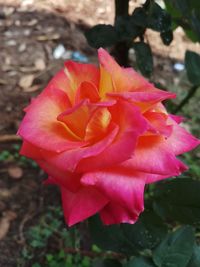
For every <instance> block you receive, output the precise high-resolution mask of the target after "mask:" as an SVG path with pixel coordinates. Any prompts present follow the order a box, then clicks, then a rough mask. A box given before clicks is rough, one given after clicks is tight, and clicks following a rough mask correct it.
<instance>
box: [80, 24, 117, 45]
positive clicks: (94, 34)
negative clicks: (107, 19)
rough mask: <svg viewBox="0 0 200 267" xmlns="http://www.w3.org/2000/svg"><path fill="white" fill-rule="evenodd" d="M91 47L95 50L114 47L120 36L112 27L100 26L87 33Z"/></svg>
mask: <svg viewBox="0 0 200 267" xmlns="http://www.w3.org/2000/svg"><path fill="white" fill-rule="evenodd" d="M85 36H86V38H87V41H88V43H89V45H91V46H92V47H95V48H99V47H107V46H111V45H114V44H115V43H116V42H117V41H118V34H117V32H116V29H115V28H114V27H113V26H112V25H106V24H98V25H96V26H94V27H92V28H91V29H90V30H88V31H87V32H86V33H85Z"/></svg>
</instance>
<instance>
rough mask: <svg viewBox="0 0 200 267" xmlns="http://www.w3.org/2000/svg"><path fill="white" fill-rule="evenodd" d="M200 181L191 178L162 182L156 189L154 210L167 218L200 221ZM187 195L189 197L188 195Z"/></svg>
mask: <svg viewBox="0 0 200 267" xmlns="http://www.w3.org/2000/svg"><path fill="white" fill-rule="evenodd" d="M199 192H200V181H196V180H192V179H190V178H182V179H181V178H180V179H174V180H172V181H167V182H160V183H158V184H157V186H156V187H155V190H154V210H155V211H156V213H157V214H158V215H160V216H161V217H162V218H165V219H168V220H169V219H171V220H172V219H173V220H175V221H179V222H181V223H189V224H194V223H198V222H199V221H200V194H199ZM186 196H187V197H186Z"/></svg>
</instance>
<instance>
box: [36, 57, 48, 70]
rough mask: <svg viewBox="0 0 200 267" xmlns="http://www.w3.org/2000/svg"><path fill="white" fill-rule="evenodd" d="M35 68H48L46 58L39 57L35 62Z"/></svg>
mask: <svg viewBox="0 0 200 267" xmlns="http://www.w3.org/2000/svg"><path fill="white" fill-rule="evenodd" d="M34 65H35V68H36V70H40V71H41V70H44V69H46V63H45V61H44V59H42V58H37V59H36V60H35V62H34Z"/></svg>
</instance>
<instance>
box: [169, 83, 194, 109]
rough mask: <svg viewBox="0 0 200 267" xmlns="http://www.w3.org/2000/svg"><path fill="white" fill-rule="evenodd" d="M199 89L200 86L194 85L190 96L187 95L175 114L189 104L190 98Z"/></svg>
mask: <svg viewBox="0 0 200 267" xmlns="http://www.w3.org/2000/svg"><path fill="white" fill-rule="evenodd" d="M198 88H199V85H193V86H192V87H191V88H190V90H189V91H188V94H187V95H186V97H185V98H183V100H182V101H181V103H180V104H179V105H178V106H177V107H176V108H175V109H174V112H173V113H175V114H176V113H177V112H179V111H180V110H181V109H182V108H183V107H184V106H185V105H186V104H187V103H188V102H189V100H190V98H192V97H193V96H194V94H195V93H196V91H197V89H198Z"/></svg>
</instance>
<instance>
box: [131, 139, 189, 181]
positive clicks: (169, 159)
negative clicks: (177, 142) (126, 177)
mask: <svg viewBox="0 0 200 267" xmlns="http://www.w3.org/2000/svg"><path fill="white" fill-rule="evenodd" d="M132 166H133V167H134V168H135V169H136V170H138V171H141V172H147V173H154V174H159V175H167V176H168V175H169V176H170V175H171V176H175V175H179V174H181V172H182V171H184V170H186V169H187V168H186V166H185V165H184V164H183V163H181V162H180V161H179V160H178V159H176V157H175V155H174V153H173V151H172V149H171V148H170V146H168V145H167V143H166V140H165V138H163V137H161V136H143V137H140V139H139V142H138V145H137V148H136V149H135V153H134V155H133V157H132Z"/></svg>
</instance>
